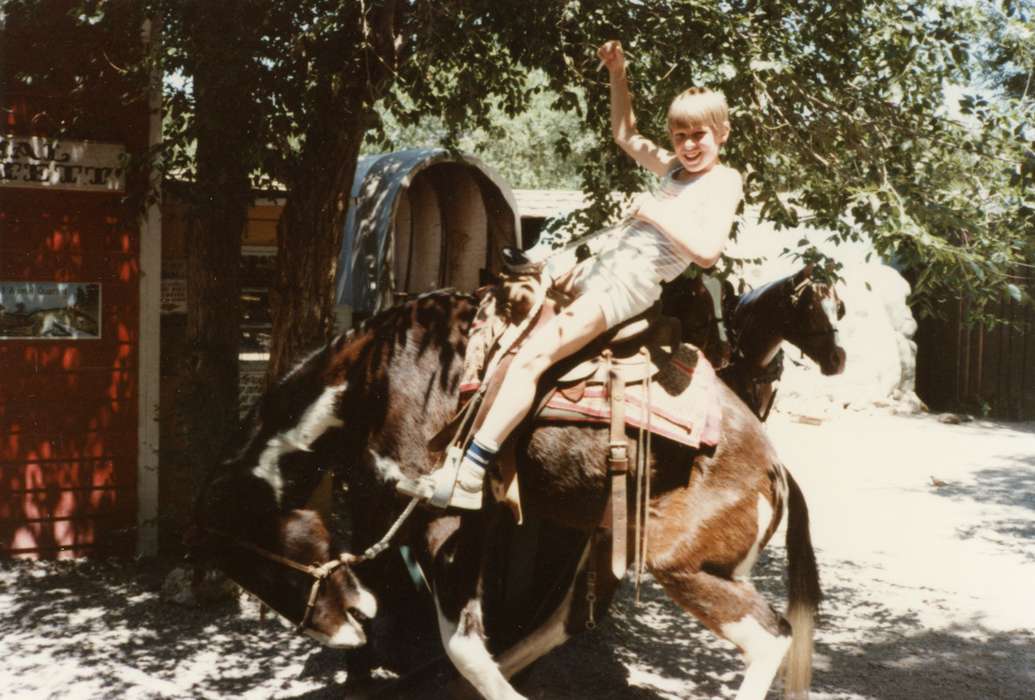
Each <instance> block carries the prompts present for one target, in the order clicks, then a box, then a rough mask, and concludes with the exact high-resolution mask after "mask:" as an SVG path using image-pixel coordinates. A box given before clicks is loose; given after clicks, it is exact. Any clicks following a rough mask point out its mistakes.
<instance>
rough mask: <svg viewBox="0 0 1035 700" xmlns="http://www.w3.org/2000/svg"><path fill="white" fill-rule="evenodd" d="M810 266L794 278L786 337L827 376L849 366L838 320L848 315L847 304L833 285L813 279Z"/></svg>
mask: <svg viewBox="0 0 1035 700" xmlns="http://www.w3.org/2000/svg"><path fill="white" fill-rule="evenodd" d="M812 272H813V267H812V265H807V266H806V267H805V268H804V269H802V270H801V271H800V272H798V273H797V274H796V275H794V276H793V277H792V278H791V280H790V285H791V287H792V289H791V294H790V304H791V310H792V313H791V314H790V318H789V319H788V323H787V327H786V330H785V334H786V338H787V339H788V340H789V341H791V342H792V343H794V344H795V345H797V346H798V347H799V348H801V351H802V352H804V353H805V354H806V355H808V356H809V357H811V358H812V359H813V360H814V361H815V362H816V364H818V365H819V368H820V371H822V372H823V374H826V375H832V374H840V373H841V372H843V371H844V369H845V350H844V348H843V347H842V346H841V344H840V338H839V336H838V321H840V320H841V319H842V318H844V315H845V304H844V302H843V301H841V298H840V297H839V296H838V294H837V290H836V289H835V288H834V285H833V284H830V283H827V282H821V281H818V280H816V279H813V276H812Z"/></svg>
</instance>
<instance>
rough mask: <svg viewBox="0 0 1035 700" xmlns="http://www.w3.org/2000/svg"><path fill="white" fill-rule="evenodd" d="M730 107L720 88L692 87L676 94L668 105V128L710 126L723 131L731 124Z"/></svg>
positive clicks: (717, 131)
mask: <svg viewBox="0 0 1035 700" xmlns="http://www.w3.org/2000/svg"><path fill="white" fill-rule="evenodd" d="M729 120H730V109H729V107H728V106H727V105H726V96H725V95H723V94H722V93H721V92H720V91H718V90H709V89H708V88H702V87H692V88H688V89H687V90H684V91H683V92H681V93H679V94H678V95H676V97H675V99H673V100H672V104H670V105H669V107H668V129H669V131H672V129H674V128H677V127H681V128H684V129H686V128H692V127H695V126H710V127H711V128H712V129H714V130H715V132H716V133H721V132H722V131H723V130H724V129H725V128H727V127H728V126H729Z"/></svg>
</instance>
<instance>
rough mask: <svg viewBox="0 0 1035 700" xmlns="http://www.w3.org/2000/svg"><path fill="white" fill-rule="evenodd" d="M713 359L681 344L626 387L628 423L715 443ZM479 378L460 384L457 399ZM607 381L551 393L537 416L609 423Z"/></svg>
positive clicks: (718, 416)
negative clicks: (651, 373) (644, 378)
mask: <svg viewBox="0 0 1035 700" xmlns="http://www.w3.org/2000/svg"><path fill="white" fill-rule="evenodd" d="M719 381H720V380H719V379H718V377H717V376H716V374H715V370H714V369H713V368H712V366H711V364H710V363H709V362H708V360H707V359H705V357H704V355H703V354H702V353H701V352H700V351H699V350H698V349H697V348H695V347H693V346H690V345H682V346H680V347H679V348H677V350H676V352H675V353H674V354H673V356H672V358H671V360H670V361H669V362H668V364H667V365H665V366H664V367H662V369H661V370H660V371H659V372H658V374H657V375H656V376H655V377H654V378H652V380H651V381H650V382H649V383H648V382H635V383H629V384H627V385H626V387H625V421H626V424H627V425H631V426H633V427H634V428H640V429H644V430H648V431H650V432H651V433H652V434H654V435H658V436H660V437H663V438H666V439H668V440H673V441H675V442H678V443H681V444H684V445H687V446H689V447H694V448H697V447H700V446H701V445H710V446H714V445H717V444H718V443H719V437H720V433H721V428H720V426H721V424H722V407H721V405H720V404H719V399H718V391H717V389H718V382H719ZM477 388H478V382H476V381H475V382H468V383H465V384H463V385H462V386H461V387H460V393H461V402H462V401H463V400H464V399H465V398H466V395H467V394H468V393H470V392H473V391H475V390H476V389H477ZM607 391H608V389H607V386H606V385H605V384H598V383H591V384H577V385H574V386H571V387H562V388H560V389H558V390H557V391H555V392H553V394H552V396H550V398H549V400H548V401H547V402H546V405H545V406H544V407H543V408H542V410H541V411H540V412H539V415H538V418H539V419H540V420H548V421H557V422H565V423H567V422H573V423H599V424H601V425H608V424H609V423H610V420H611V404H610V400H609V399H608V395H607Z"/></svg>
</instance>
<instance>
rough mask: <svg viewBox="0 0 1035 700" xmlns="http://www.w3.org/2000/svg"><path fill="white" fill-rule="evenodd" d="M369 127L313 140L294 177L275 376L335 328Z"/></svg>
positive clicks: (282, 241) (275, 303)
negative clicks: (349, 217) (349, 218)
mask: <svg viewBox="0 0 1035 700" xmlns="http://www.w3.org/2000/svg"><path fill="white" fill-rule="evenodd" d="M363 133H364V130H363V129H361V128H359V127H352V128H347V129H345V128H340V129H339V130H338V132H337V133H328V134H326V138H323V139H319V140H316V139H307V142H306V153H305V154H304V155H303V162H304V163H307V164H308V165H303V166H302V167H301V168H299V173H300V175H299V177H297V178H296V179H295V181H293V182H292V183H291V189H290V192H289V193H288V198H287V203H286V204H285V206H284V212H283V213H282V214H281V217H280V222H279V223H278V225H277V274H276V284H275V287H274V289H273V290H271V294H270V305H271V306H272V308H273V332H272V338H273V341H272V347H271V348H270V363H269V370H268V377H269V378H270V380H271V381H272V380H274V379H276V378H278V377H280V376H281V375H283V374H284V372H286V371H287V370H288V369H289V368H290V367H291V366H292V365H293V364H294V363H296V362H298V361H299V360H301V359H302V357H303V356H304V354H305V353H307V352H309V351H311V350H313V349H315V348H317V347H318V346H320V345H321V344H322V343H324V342H326V341H327V340H328V339H329V338H330V336H331V335H332V334H333V332H334V305H335V301H336V300H335V284H334V282H335V276H336V274H337V270H338V256H339V255H340V252H341V241H342V235H343V233H344V230H343V227H344V224H345V214H346V212H347V210H348V205H349V194H350V192H351V189H352V180H353V178H354V177H355V173H356V161H357V160H358V159H359V147H360V144H361V142H362V140H363ZM318 163H322V167H321V165H320V164H318ZM328 170H329V172H328Z"/></svg>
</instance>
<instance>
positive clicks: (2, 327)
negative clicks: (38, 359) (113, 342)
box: [0, 280, 101, 340]
mask: <svg viewBox="0 0 1035 700" xmlns="http://www.w3.org/2000/svg"><path fill="white" fill-rule="evenodd" d="M100 337H101V285H100V284H98V283H96V282H21V281H17V282H13V281H2V280H0V339H6V340H33V339H47V340H57V339H61V340H91V339H96V338H100Z"/></svg>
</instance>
